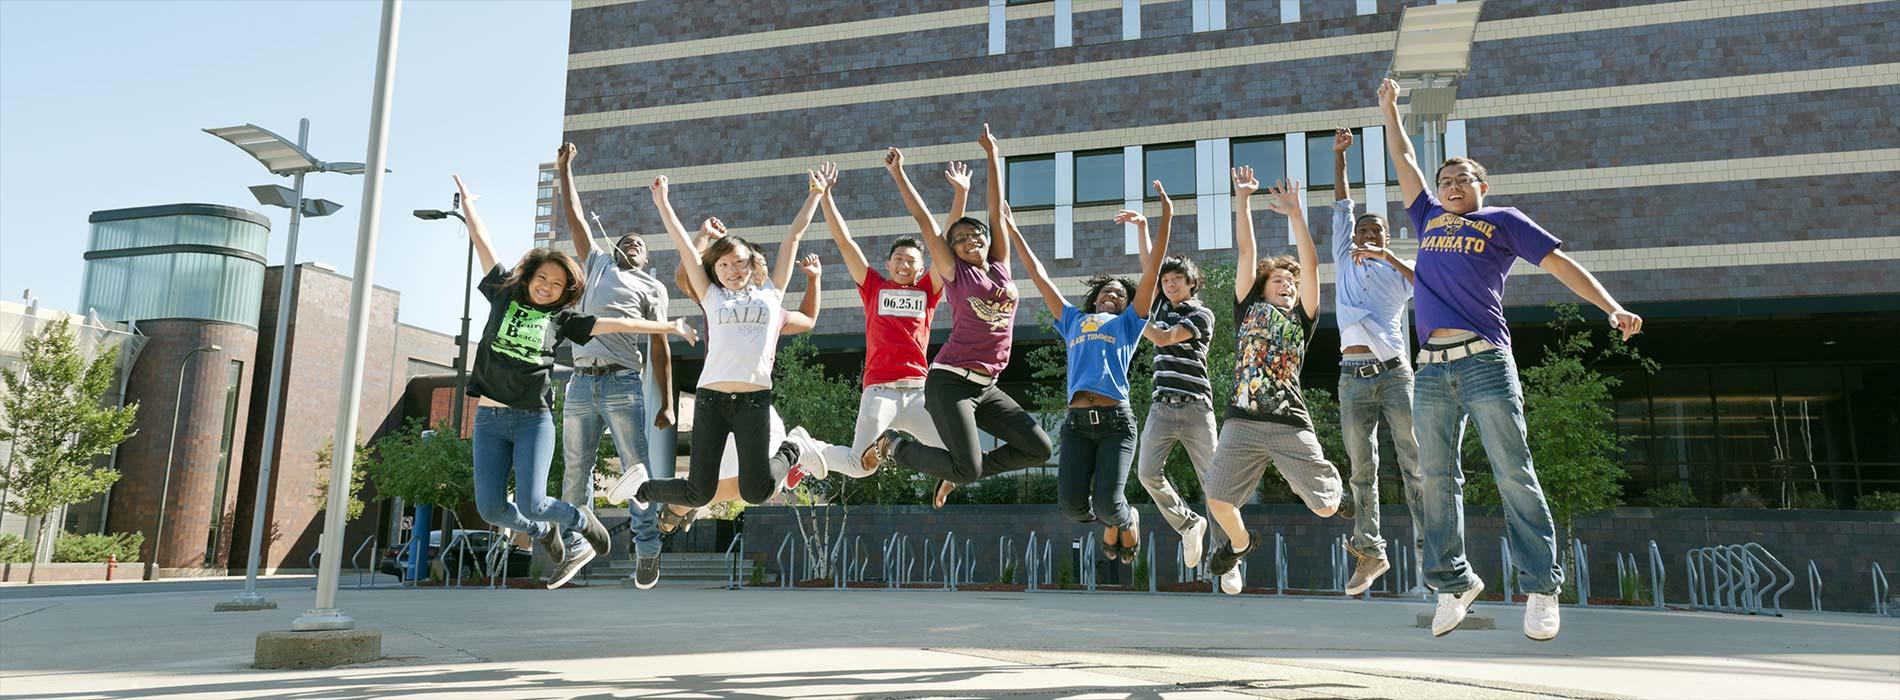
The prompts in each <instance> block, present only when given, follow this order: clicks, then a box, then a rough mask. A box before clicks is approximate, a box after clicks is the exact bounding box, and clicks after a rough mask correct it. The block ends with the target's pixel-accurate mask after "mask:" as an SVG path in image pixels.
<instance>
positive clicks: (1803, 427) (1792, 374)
mask: <svg viewBox="0 0 1900 700" xmlns="http://www.w3.org/2000/svg"><path fill="white" fill-rule="evenodd" d="M1840 370H1841V368H1839V367H1836V366H1823V367H1780V368H1777V369H1776V370H1775V381H1776V385H1777V386H1778V387H1779V388H1780V390H1781V423H1782V425H1783V426H1784V432H1785V433H1786V434H1787V436H1788V437H1787V441H1786V442H1787V445H1788V450H1789V452H1790V454H1789V455H1788V457H1789V459H1791V460H1794V461H1795V463H1797V464H1809V465H1811V464H1812V463H1814V462H1846V461H1850V460H1852V459H1853V458H1854V456H1853V452H1852V450H1851V449H1850V448H1849V447H1848V428H1847V401H1846V398H1845V396H1844V392H1843V391H1842V387H1841V371H1840ZM1795 476H1796V477H1808V478H1812V477H1813V476H1814V474H1813V473H1811V472H1809V473H1802V474H1797V475H1795Z"/></svg>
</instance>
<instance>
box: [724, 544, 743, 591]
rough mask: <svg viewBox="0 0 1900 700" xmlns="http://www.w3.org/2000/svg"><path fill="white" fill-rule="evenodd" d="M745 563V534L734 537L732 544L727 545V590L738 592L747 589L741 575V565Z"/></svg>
mask: <svg viewBox="0 0 1900 700" xmlns="http://www.w3.org/2000/svg"><path fill="white" fill-rule="evenodd" d="M742 561H745V533H743V532H741V533H738V534H735V535H733V536H732V544H729V545H726V590H728V591H737V590H743V589H744V588H745V579H744V578H742V577H741V576H740V575H739V563H740V562H742Z"/></svg>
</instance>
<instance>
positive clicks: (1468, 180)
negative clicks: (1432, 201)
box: [1438, 175, 1484, 187]
mask: <svg viewBox="0 0 1900 700" xmlns="http://www.w3.org/2000/svg"><path fill="white" fill-rule="evenodd" d="M1474 182H1484V178H1481V177H1472V176H1470V175H1459V176H1457V177H1443V178H1439V179H1438V186H1439V187H1451V186H1454V185H1456V186H1459V187H1466V186H1469V185H1471V184H1472V183H1474Z"/></svg>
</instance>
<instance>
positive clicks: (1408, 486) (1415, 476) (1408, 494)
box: [1339, 360, 1421, 558]
mask: <svg viewBox="0 0 1900 700" xmlns="http://www.w3.org/2000/svg"><path fill="white" fill-rule="evenodd" d="M1372 364H1376V363H1374V362H1370V361H1356V360H1347V361H1344V362H1341V363H1339V370H1340V371H1339V423H1340V426H1339V427H1340V432H1341V433H1343V434H1344V437H1345V442H1346V456H1347V457H1348V458H1350V461H1351V462H1352V465H1351V466H1352V477H1351V483H1352V505H1353V507H1354V509H1355V510H1356V514H1355V515H1354V516H1353V521H1352V543H1351V546H1352V548H1353V551H1356V552H1359V553H1360V554H1364V555H1366V556H1370V557H1374V558H1384V557H1385V538H1384V537H1381V536H1380V534H1379V422H1380V421H1384V422H1385V425H1386V427H1387V428H1389V429H1391V431H1392V451H1393V452H1395V453H1397V454H1398V458H1399V476H1400V478H1401V479H1402V480H1403V484H1404V487H1405V507H1406V510H1407V511H1408V512H1410V513H1411V514H1412V529H1413V531H1415V532H1416V531H1417V530H1418V524H1419V523H1418V509H1417V503H1418V499H1419V491H1418V490H1419V485H1420V483H1421V479H1420V476H1419V471H1418V440H1417V438H1414V437H1413V436H1412V368H1411V367H1410V366H1408V365H1399V366H1398V367H1394V368H1392V369H1389V370H1386V371H1384V372H1380V373H1379V374H1377V375H1374V376H1372V377H1370V378H1367V377H1361V376H1359V374H1358V372H1357V370H1358V369H1359V368H1360V367H1365V366H1368V365H1372Z"/></svg>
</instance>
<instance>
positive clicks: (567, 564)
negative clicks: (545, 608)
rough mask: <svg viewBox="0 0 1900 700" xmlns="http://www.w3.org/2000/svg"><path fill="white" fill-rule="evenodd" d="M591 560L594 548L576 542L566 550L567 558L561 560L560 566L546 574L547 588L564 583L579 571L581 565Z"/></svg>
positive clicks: (583, 565)
mask: <svg viewBox="0 0 1900 700" xmlns="http://www.w3.org/2000/svg"><path fill="white" fill-rule="evenodd" d="M593 560H594V548H593V547H592V546H591V545H587V544H586V543H584V542H581V543H576V544H575V546H574V547H573V548H572V549H569V550H568V551H567V558H566V559H563V560H562V561H561V565H560V566H556V567H554V573H553V574H551V575H549V576H548V590H554V589H556V588H560V587H561V586H563V585H566V584H567V582H568V580H570V579H572V578H574V575H575V574H578V573H580V572H581V568H582V567H585V566H587V562H590V561H593Z"/></svg>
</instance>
